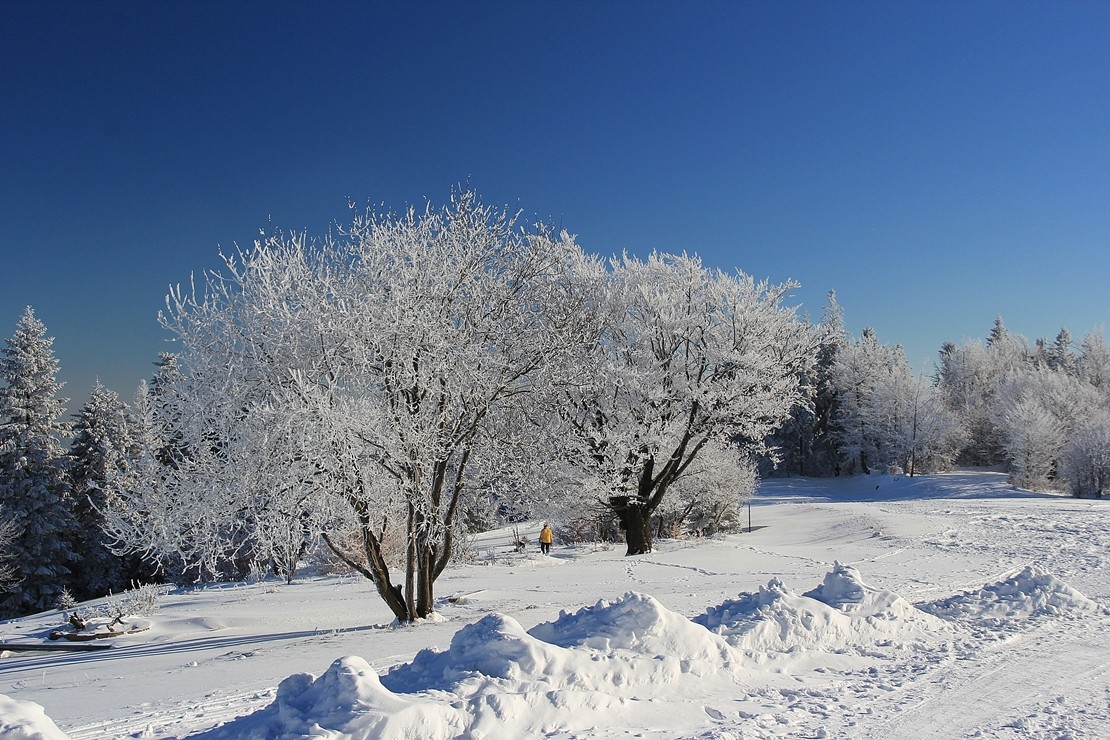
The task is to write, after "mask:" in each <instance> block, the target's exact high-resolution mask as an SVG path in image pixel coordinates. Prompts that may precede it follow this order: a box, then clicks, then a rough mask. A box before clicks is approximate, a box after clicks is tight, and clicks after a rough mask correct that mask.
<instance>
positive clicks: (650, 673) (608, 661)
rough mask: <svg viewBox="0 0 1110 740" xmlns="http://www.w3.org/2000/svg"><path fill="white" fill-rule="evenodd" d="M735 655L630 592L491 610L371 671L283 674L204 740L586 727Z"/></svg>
mask: <svg viewBox="0 0 1110 740" xmlns="http://www.w3.org/2000/svg"><path fill="white" fill-rule="evenodd" d="M741 659H742V656H741V655H740V654H739V653H738V652H736V651H735V650H734V649H733V648H732V647H730V646H729V645H728V643H727V642H726V641H725V640H724V639H722V638H721V637H719V636H718V635H714V634H712V633H710V632H709V631H707V630H706V629H705V628H704V627H700V626H698V625H695V624H693V623H692V622H691V621H690V620H688V619H686V618H685V617H683V616H681V615H679V614H676V613H674V612H672V611H669V610H667V609H666V608H664V607H663V606H662V605H661V604H660V603H659V602H658V601H656V600H655V599H654V598H652V597H650V596H645V595H641V594H635V593H630V594H627V595H625V596H624V597H623V598H622V599H620V600H618V601H616V602H613V603H609V602H607V601H604V600H602V601H599V602H598V603H597V604H596V605H595V606H592V607H586V608H584V609H582V610H580V611H578V612H576V613H574V614H567V613H566V612H563V613H562V614H560V616H559V618H558V619H557V620H556V621H554V622H549V623H545V624H541V625H538V626H537V627H535V628H533V629H532V631H531V632H526V631H525V630H524V629H523V627H521V625H520V623H519V622H517V621H516V620H515V619H513V618H511V617H508V616H505V615H503V614H496V613H495V614H488V615H486V616H485V617H483V618H482V619H480V620H478V621H477V622H475V623H473V624H470V625H467V626H465V627H463V628H461V629H460V630H458V631H457V632H456V633H455V635H454V637H453V638H452V639H451V645H450V647H449V648H448V649H447V650H442V651H440V650H435V649H425V650H421V651H420V652H419V653H417V654H416V656H415V657H414V658H413V660H412V662H410V663H406V664H402V665H399V666H395V667H394V668H392V669H390V670H389V671H388V672H386V673H385V674H384V675H382V676H381V678H380V679H379V677H378V675H377V674H376V673H375V672H374V670H373V669H372V668H371V667H370V666H369V665H368V664H367V663H366V661H364V660H362V659H361V658H357V657H346V658H341V659H339V660H337V661H335V663H333V664H332V666H331V667H330V668H329V669H328V671H327V673H325V674H324V675H323V676H321V677H319V678H314V677H313V676H312V675H310V674H297V675H293V676H290V677H288V678H286V679H285V680H284V681H282V682H281V684H280V685H279V686H278V690H277V697H276V698H275V700H274V702H273V703H272V704H271V705H270V706H268V707H266V708H264V709H262V710H261V711H259V712H256V713H255V714H253V715H248V716H246V717H241V718H239V719H237V720H235V721H234V722H232V723H229V724H228V725H225V726H224V727H222V728H219V729H218V730H217V731H214V732H213V733H212V734H210V735H206V737H211V738H212V739H213V740H215V739H217V738H247V739H248V740H249V739H251V738H267V737H302V736H312V737H317V736H326V737H337V738H351V739H352V740H361V739H362V738H406V739H409V738H446V737H533V736H538V735H542V734H547V733H550V732H551V731H553V730H560V731H574V732H586V733H589V732H591V728H594V727H596V724H597V721H598V719H599V718H608V719H610V720H611V719H612V717H613V716H615V715H616V714H618V713H620V712H621V711H623V709H625V708H627V707H629V706H632V704H630V702H632V701H634V700H637V699H646V700H653V699H654V697H656V696H657V695H659V694H660V693H663V692H668V691H673V687H674V686H675V685H676V684H677V683H678V682H680V681H682V680H683V679H684V678H685V677H686V676H690V675H692V676H695V677H697V676H706V675H709V674H716V673H721V674H722V675H731V674H725V673H723V671H724V670H725V669H726V668H728V667H729V666H730V665H732V664H734V663H738V662H739V660H741ZM668 687H671V688H668Z"/></svg>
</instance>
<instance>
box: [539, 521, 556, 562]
mask: <svg viewBox="0 0 1110 740" xmlns="http://www.w3.org/2000/svg"><path fill="white" fill-rule="evenodd" d="M554 539H555V533H554V532H552V531H551V527H549V526H548V525H547V522H544V523H543V529H541V530H540V552H541V553H543V554H544V555H547V554H548V553H549V552H551V543H552V542H553V541H554Z"/></svg>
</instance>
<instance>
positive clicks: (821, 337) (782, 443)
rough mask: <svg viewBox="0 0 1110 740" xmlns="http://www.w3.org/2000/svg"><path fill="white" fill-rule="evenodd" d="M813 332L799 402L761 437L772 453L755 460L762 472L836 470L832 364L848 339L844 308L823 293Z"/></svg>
mask: <svg viewBox="0 0 1110 740" xmlns="http://www.w3.org/2000/svg"><path fill="white" fill-rule="evenodd" d="M815 330H816V332H817V336H818V345H817V353H816V356H815V358H814V361H813V364H812V365H811V366H810V367H806V368H803V369H802V371H801V374H800V376H799V385H800V387H801V388H802V392H803V401H802V402H800V403H797V404H795V406H794V409H793V410H792V411H791V413H790V419H788V420H787V421H786V422H785V423H784V424H783V426H782V428H781V429H780V430H778V431H776V432H774V433H773V434H772V435H771V436H770V438H769V439H768V440H767V442H768V446H769V447H770V449H771V452H772V456H771V457H765V458H764V459H763V460H761V464H760V472H761V473H762V474H763V475H770V474H779V475H817V476H821V475H833V474H835V473H837V472H838V471H839V469H840V461H839V455H838V453H837V449H836V440H835V438H834V436H833V419H834V418H835V416H836V408H837V402H838V400H837V389H836V387H835V386H834V384H833V379H832V368H833V367H834V366H835V365H836V358H837V355H838V354H839V352H840V349H841V347H843V346H844V345H845V344H846V343H847V342H848V332H847V329H846V328H845V325H844V310H843V308H841V306H840V304H839V303H838V302H837V300H836V292H835V291H831V290H830V291H829V293H828V303H827V304H826V306H825V310H824V314H823V316H822V318H821V323H820V324H818V325H817V327H815Z"/></svg>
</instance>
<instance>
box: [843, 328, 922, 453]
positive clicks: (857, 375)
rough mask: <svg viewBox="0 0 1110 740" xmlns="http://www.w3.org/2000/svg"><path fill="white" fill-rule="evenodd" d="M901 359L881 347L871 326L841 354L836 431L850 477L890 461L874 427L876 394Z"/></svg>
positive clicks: (889, 348) (889, 349)
mask: <svg viewBox="0 0 1110 740" xmlns="http://www.w3.org/2000/svg"><path fill="white" fill-rule="evenodd" d="M903 359H904V358H903ZM898 360H899V357H898V355H897V353H896V352H895V351H894V348H892V347H887V346H885V345H881V344H879V340H878V338H877V337H876V336H875V332H874V330H873V329H871V328H870V327H869V328H867V329H864V330H863V333H862V334H861V335H860V338H859V340H858V341H855V342H850V343H848V344H847V345H845V346H844V347H842V348H841V350H840V352H839V353H838V355H837V359H836V364H835V365H834V367H833V368H832V371H831V375H832V382H833V385H834V386H835V387H836V389H837V397H838V399H839V402H838V405H837V413H836V417H835V418H834V420H833V429H834V437H835V439H836V442H837V448H838V450H839V452H840V456H841V462H842V464H843V466H844V467H843V469H844V471H845V472H847V473H848V474H852V473H857V472H860V473H870V472H871V468H872V467H875V466H877V465H884V464H887V462H888V460H886V459H885V458H886V457H888V455H887V452H886V450H885V440H884V439H883V438H882V437H881V436H880V434H879V430H877V429H875V428H874V424H875V422H876V413H875V409H876V402H877V400H878V399H877V398H876V395H875V391H876V387H877V386H878V384H879V383H880V382H883V381H884V379H885V378H887V377H888V376H890V375H891V374H892V373H894V372H895V371H896V370H897V369H900V368H899V365H898Z"/></svg>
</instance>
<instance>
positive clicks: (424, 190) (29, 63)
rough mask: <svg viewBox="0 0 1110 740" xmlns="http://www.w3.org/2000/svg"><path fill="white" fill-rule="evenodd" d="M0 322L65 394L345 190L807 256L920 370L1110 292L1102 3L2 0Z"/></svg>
mask: <svg viewBox="0 0 1110 740" xmlns="http://www.w3.org/2000/svg"><path fill="white" fill-rule="evenodd" d="M0 29H3V30H0V34H2V35H3V43H2V44H0V251H2V259H0V336H3V337H7V336H11V334H12V332H13V331H14V329H15V324H16V321H17V320H18V318H19V315H20V314H21V313H22V310H23V307H24V306H25V305H28V304H30V305H33V306H34V307H35V309H36V313H37V315H38V317H39V318H40V319H41V320H42V321H44V322H45V323H46V325H47V327H48V329H49V330H50V333H51V334H52V335H53V336H55V337H56V343H55V352H56V354H57V355H58V358H59V360H60V362H61V366H62V379H63V380H65V381H67V383H68V385H67V388H66V392H67V394H68V395H69V396H71V397H73V398H74V403H72V404H71V410H76V407H77V406H78V405H79V404H80V403H81V402H83V400H84V398H85V396H86V395H87V393H88V389H89V388H90V387H91V386H92V384H93V382H94V380H95V379H96V377H98V376H99V377H100V378H101V379H102V380H103V381H104V383H105V384H106V385H108V386H109V387H111V388H113V389H114V390H116V391H118V392H119V393H120V394H121V395H122V396H123V397H124V398H125V399H129V398H130V396H131V395H132V393H133V392H134V389H135V386H136V385H137V383H138V381H139V379H140V378H146V377H149V376H150V374H151V372H152V370H153V366H152V364H151V363H152V362H153V361H154V359H155V358H156V356H157V353H158V352H159V351H163V350H170V349H172V345H169V344H167V343H166V335H165V334H164V333H163V332H162V331H161V330H160V329H159V328H158V326H157V322H156V313H157V311H158V309H159V308H160V307H161V306H162V305H163V299H164V296H165V294H166V292H167V287H168V286H169V285H170V284H171V283H178V282H184V281H187V280H188V279H189V275H190V273H191V272H197V273H200V272H202V271H203V270H206V269H210V268H213V267H216V266H218V264H219V262H218V258H217V254H218V251H219V249H220V248H221V246H222V247H223V248H225V249H230V248H233V244H234V243H239V244H249V243H250V242H251V241H252V240H253V239H254V237H255V236H256V235H257V233H258V230H259V229H260V228H264V227H266V226H267V225H268V224H272V225H273V226H275V227H280V228H285V229H296V230H302V229H307V230H308V231H309V232H316V233H320V232H323V231H325V230H326V229H327V228H328V226H329V224H332V223H334V222H335V221H337V220H339V221H342V220H344V219H345V218H346V214H347V203H348V199H350V200H353V201H354V202H356V203H359V204H366V203H369V202H373V203H385V204H387V205H388V206H391V207H394V208H401V207H403V206H405V205H406V204H408V203H417V204H420V203H423V202H424V200H425V199H426V198H427V199H430V200H431V201H433V202H435V203H442V202H444V201H445V200H446V199H448V198H449V196H450V193H451V189H452V187H454V186H457V184H458V183H460V182H468V183H469V184H470V186H472V187H473V188H474V189H475V190H477V191H478V192H479V193H480V194H481V195H482V197H483V199H484V200H485V201H487V202H491V203H496V204H508V205H511V206H512V207H514V208H521V209H523V211H524V212H525V213H526V214H529V215H534V216H536V217H538V218H540V219H542V220H545V221H548V222H551V223H554V224H556V225H559V224H561V225H562V226H563V227H564V228H566V229H568V230H569V231H571V232H572V233H575V234H577V235H578V237H579V241H580V243H581V244H582V245H583V246H584V247H586V248H587V249H589V250H591V251H594V252H597V253H601V254H612V253H615V252H620V251H621V250H625V249H627V250H629V251H630V252H633V253H637V254H641V255H642V254H646V253H647V252H649V251H650V250H651V249H653V248H654V249H660V250H665V251H675V252H680V251H683V250H686V251H690V252H697V253H699V254H700V255H702V257H703V258H704V260H705V261H706V262H707V263H708V264H710V265H713V266H717V267H721V268H723V269H726V270H734V269H740V270H743V271H744V272H747V273H750V274H752V275H755V276H756V277H759V278H770V279H771V280H773V281H782V280H785V279H787V278H794V279H797V280H799V281H801V283H802V288H801V289H799V290H798V291H797V292H796V294H795V302H796V303H798V304H799V305H801V306H803V309H804V310H805V311H806V312H808V313H809V314H810V315H811V316H812V317H814V318H818V317H819V316H820V315H821V312H822V309H823V307H824V304H825V295H826V293H827V292H828V291H829V290H830V289H835V290H836V291H837V294H838V296H839V300H840V302H841V304H842V305H843V307H844V309H845V311H846V314H847V316H846V318H847V323H848V328H849V329H850V330H851V331H852V332H853V333H855V334H858V333H859V332H860V331H861V330H862V329H863V328H864V327H865V326H873V327H874V328H875V329H876V331H877V333H878V336H879V339H880V341H883V342H885V343H899V344H902V345H903V346H904V347H905V348H906V352H907V356H908V358H909V360H910V362H911V363H912V364H913V365H914V366H915V368H917V369H919V370H921V369H924V370H926V371H928V370H929V369H930V368H931V365H932V362H933V360H934V358H935V357H936V352H937V350H938V349H939V347H940V345H941V344H942V343H943V342H944V341H946V340H953V341H957V342H961V341H963V340H965V339H969V338H981V337H984V336H985V335H986V334H987V332H988V331H989V329H990V327H991V324H992V322H993V320H994V317H995V316H996V315H998V314H1001V315H1002V316H1003V317H1004V319H1005V321H1006V323H1007V325H1008V326H1009V327H1010V328H1011V329H1012V330H1014V331H1016V332H1019V333H1022V334H1024V335H1026V336H1027V337H1029V338H1030V339H1033V338H1035V337H1038V336H1047V337H1050V338H1051V337H1054V336H1055V335H1056V333H1057V331H1058V330H1059V328H1060V327H1061V326H1067V327H1068V329H1069V330H1070V331H1071V332H1072V334H1073V335H1074V336H1075V337H1076V339H1077V340H1078V339H1079V338H1080V337H1081V336H1082V334H1084V333H1085V332H1087V331H1089V330H1091V329H1093V328H1096V327H1099V326H1101V325H1103V324H1104V323H1105V322H1106V319H1107V316H1108V315H1110V291H1108V289H1107V288H1108V283H1110V280H1108V278H1110V257H1108V250H1107V247H1108V245H1110V3H1106V2H1037V3H1033V2H928V3H907V2H875V3H872V2H728V3H725V2H682V3H679V2H673V3H663V2H651V1H648V2H616V1H615V0H613V1H608V2H584V1H578V0H575V1H571V2H563V3H555V2H465V3H462V2H450V3H447V2H443V3H441V2H422V3H389V4H384V3H369V2H367V3H354V2H319V3H292V2H282V1H280V0H279V1H278V2H229V3H224V2H196V3H139V2H91V3H80V2H27V1H25V0H8V2H5V3H0Z"/></svg>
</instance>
